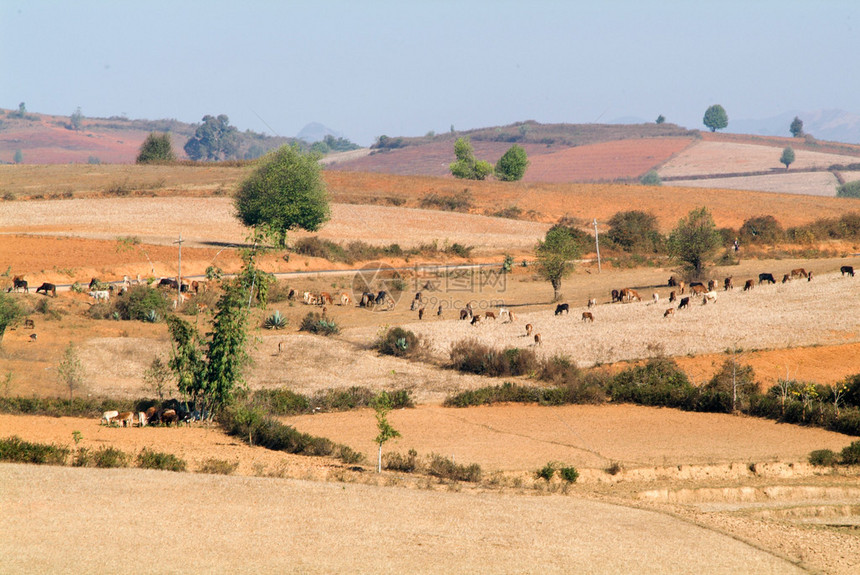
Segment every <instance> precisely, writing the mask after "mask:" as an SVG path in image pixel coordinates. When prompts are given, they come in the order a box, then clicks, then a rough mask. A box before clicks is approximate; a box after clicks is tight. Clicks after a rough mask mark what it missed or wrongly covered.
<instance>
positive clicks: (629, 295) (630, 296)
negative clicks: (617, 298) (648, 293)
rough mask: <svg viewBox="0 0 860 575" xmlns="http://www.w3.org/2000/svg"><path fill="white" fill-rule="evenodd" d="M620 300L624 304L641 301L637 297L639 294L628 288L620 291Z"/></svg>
mask: <svg viewBox="0 0 860 575" xmlns="http://www.w3.org/2000/svg"><path fill="white" fill-rule="evenodd" d="M621 299H622V300H623V301H626V302H631V301H633V300H636V301H642V298H641V297H639V293H638V292H637V291H636V290H634V289H630V288H624V289H622V290H621Z"/></svg>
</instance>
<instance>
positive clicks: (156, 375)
mask: <svg viewBox="0 0 860 575" xmlns="http://www.w3.org/2000/svg"><path fill="white" fill-rule="evenodd" d="M171 375H172V373H171V369H170V366H169V365H168V364H167V363H166V362H165V361H164V360H162V359H161V358H160V357H155V358H154V359H153V360H152V363H150V364H149V367H148V368H146V371H144V372H143V381H144V383H146V385H147V389H148V390H150V391H152V392H153V393H154V394H155V395H156V397H158V401H164V392H165V391H166V390H167V383H168V382H169V381H170V379H171Z"/></svg>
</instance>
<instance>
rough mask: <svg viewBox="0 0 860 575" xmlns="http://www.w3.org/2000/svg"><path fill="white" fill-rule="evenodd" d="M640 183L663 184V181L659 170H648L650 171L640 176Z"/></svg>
mask: <svg viewBox="0 0 860 575" xmlns="http://www.w3.org/2000/svg"><path fill="white" fill-rule="evenodd" d="M639 183H640V184H642V185H643V186H662V185H663V181H662V180H661V179H660V174H658V173H657V170H648V173H646V174H645V175H644V176H642V177H641V178H639Z"/></svg>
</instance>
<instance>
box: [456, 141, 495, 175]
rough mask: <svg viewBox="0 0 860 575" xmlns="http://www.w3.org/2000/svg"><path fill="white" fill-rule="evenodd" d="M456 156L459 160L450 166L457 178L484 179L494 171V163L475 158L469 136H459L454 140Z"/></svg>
mask: <svg viewBox="0 0 860 575" xmlns="http://www.w3.org/2000/svg"><path fill="white" fill-rule="evenodd" d="M454 156H456V158H457V161H455V162H453V163H451V165H450V166H449V168H450V169H451V174H453V175H454V177H455V178H462V179H465V180H484V179H486V178H487V176H489V175H490V174H492V173H493V166H492V164H490V163H489V162H485V161H483V160H478V159H476V158H475V152H474V150H473V149H472V143H471V142H470V141H469V138H458V139H457V141H456V142H454Z"/></svg>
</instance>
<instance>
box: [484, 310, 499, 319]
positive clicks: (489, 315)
mask: <svg viewBox="0 0 860 575" xmlns="http://www.w3.org/2000/svg"><path fill="white" fill-rule="evenodd" d="M484 317H485V318H486V319H491V320H493V321H496V314H495V313H493V312H491V311H486V312H484Z"/></svg>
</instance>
